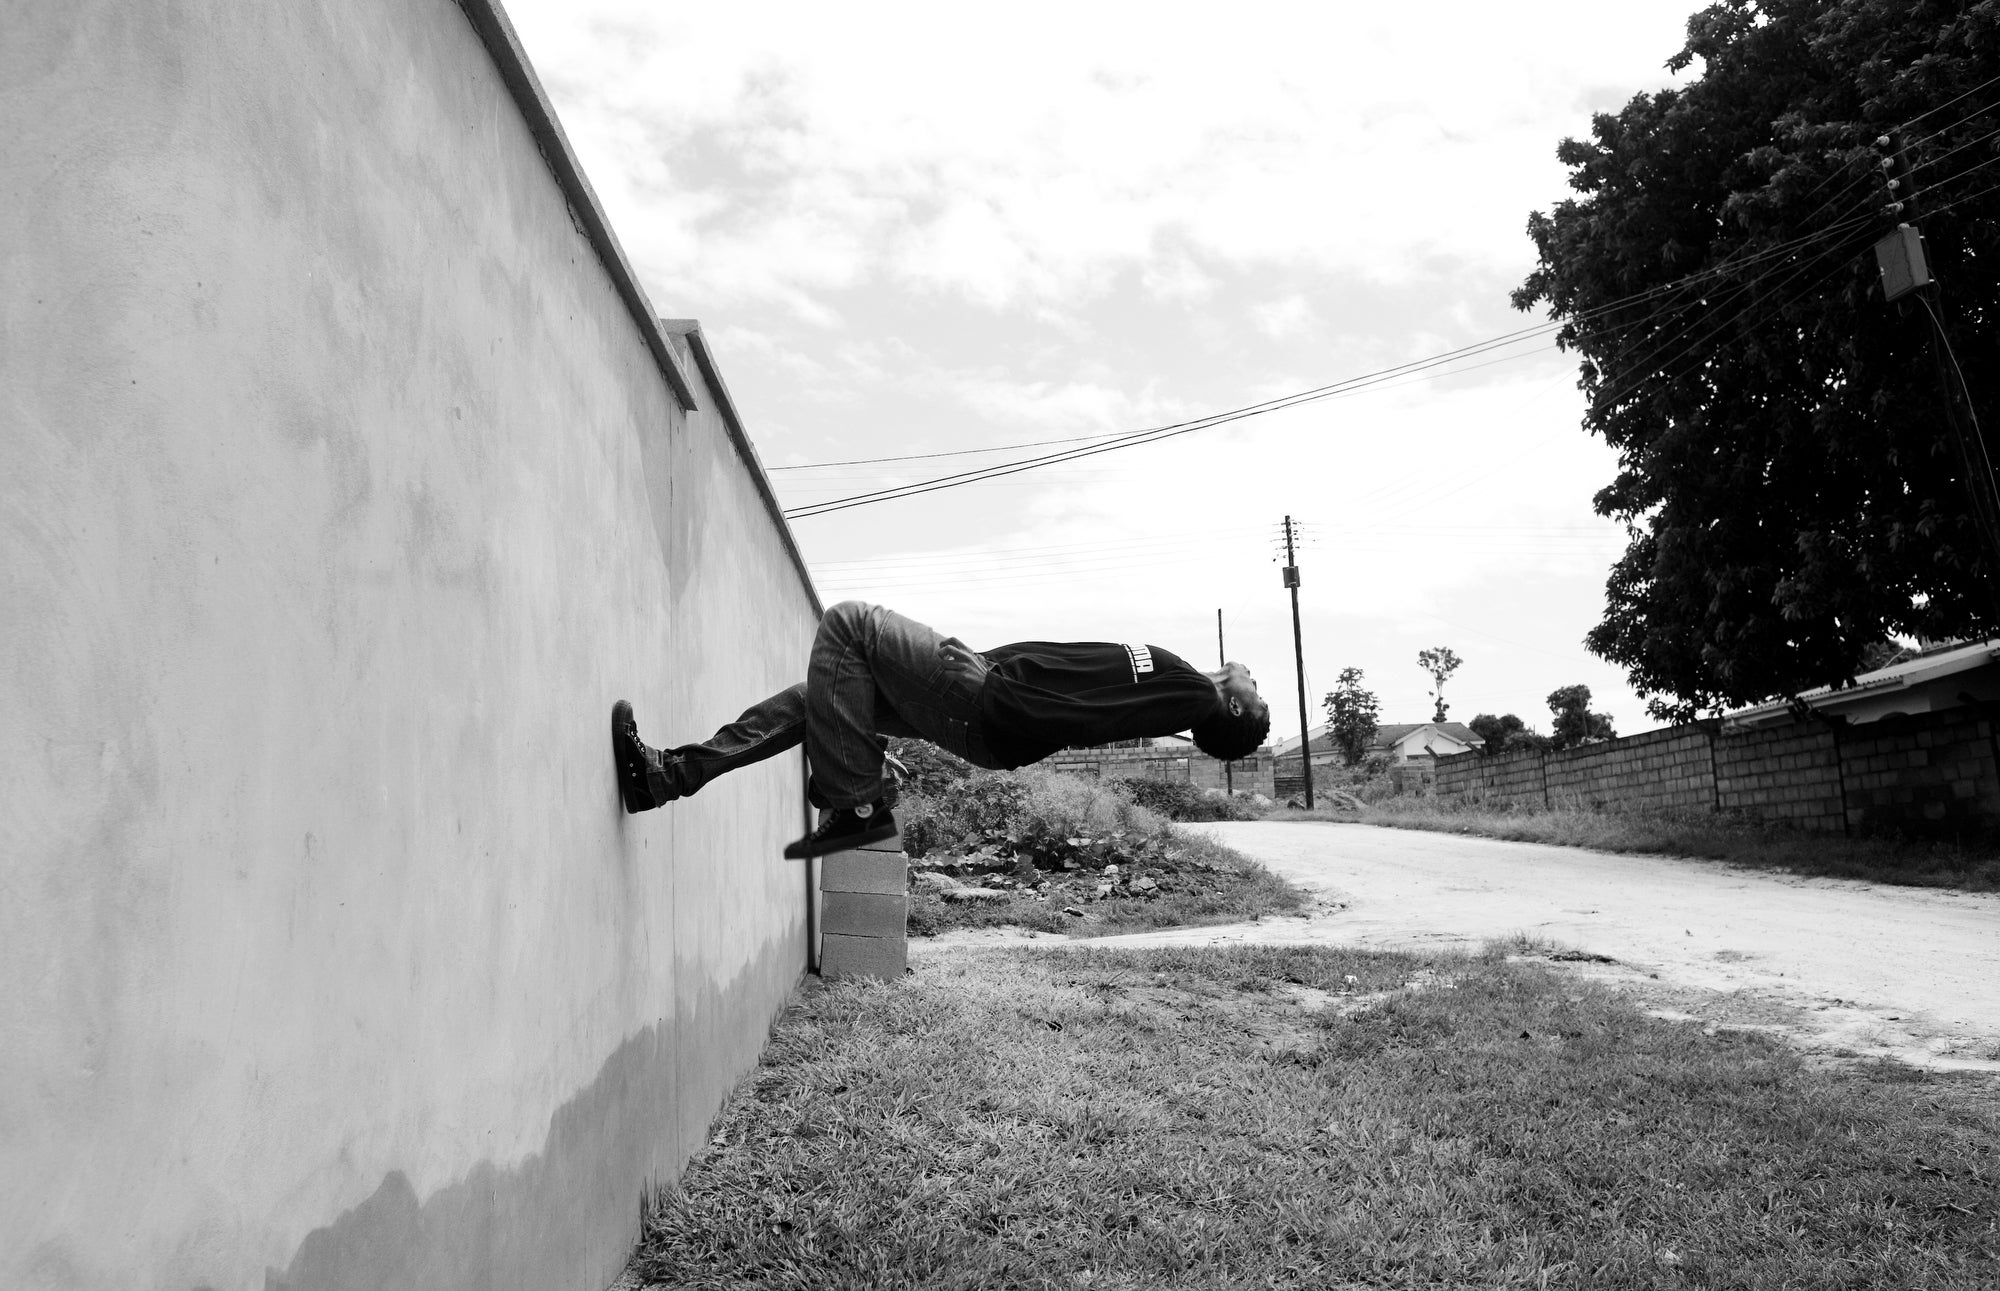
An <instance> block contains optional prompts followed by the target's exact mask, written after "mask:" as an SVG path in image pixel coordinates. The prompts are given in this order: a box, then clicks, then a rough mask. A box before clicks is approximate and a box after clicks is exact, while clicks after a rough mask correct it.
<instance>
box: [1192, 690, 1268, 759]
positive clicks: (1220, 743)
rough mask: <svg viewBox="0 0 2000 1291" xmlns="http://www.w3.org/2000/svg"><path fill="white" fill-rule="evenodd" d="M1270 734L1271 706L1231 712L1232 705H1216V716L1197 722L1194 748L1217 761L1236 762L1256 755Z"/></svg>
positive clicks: (1214, 714) (1194, 733)
mask: <svg viewBox="0 0 2000 1291" xmlns="http://www.w3.org/2000/svg"><path fill="white" fill-rule="evenodd" d="M1270 733H1271V706H1270V705H1269V704H1263V703H1260V704H1258V705H1257V707H1256V708H1254V709H1245V710H1244V711H1243V712H1241V713H1232V712H1230V711H1229V705H1228V704H1226V703H1222V704H1217V705H1216V706H1215V712H1214V713H1212V714H1210V715H1209V716H1207V717H1204V718H1203V719H1202V720H1201V721H1199V722H1197V723H1195V726H1194V731H1193V735H1194V746H1195V747H1196V748H1198V749H1200V750H1201V751H1202V752H1203V753H1206V754H1208V756H1210V757H1212V758H1214V759H1215V760H1216V761H1217V762H1234V761H1235V760H1236V759H1238V758H1247V757H1249V756H1250V755H1251V754H1252V753H1255V752H1256V751H1257V749H1258V747H1259V746H1260V745H1262V744H1263V743H1264V737H1265V736H1267V735H1269V734H1270Z"/></svg>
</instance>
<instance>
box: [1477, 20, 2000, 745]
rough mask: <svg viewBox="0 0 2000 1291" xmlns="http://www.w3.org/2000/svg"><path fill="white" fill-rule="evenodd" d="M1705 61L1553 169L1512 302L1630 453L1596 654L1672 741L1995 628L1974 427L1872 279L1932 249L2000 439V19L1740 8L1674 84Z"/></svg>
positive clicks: (1680, 65) (1692, 31)
mask: <svg viewBox="0 0 2000 1291" xmlns="http://www.w3.org/2000/svg"><path fill="white" fill-rule="evenodd" d="M1697 61H1699V62H1700V63H1701V65H1702V66H1701V70H1700V73H1699V75H1697V76H1694V77H1692V78H1691V80H1690V81H1689V82H1688V83H1687V84H1686V85H1685V86H1684V87H1682V88H1676V89H1671V90H1666V91H1662V92H1660V93H1658V94H1650V95H1647V94H1642V95H1639V96H1638V97H1636V98H1634V99H1633V100H1632V101H1631V102H1630V103H1629V104H1627V105H1626V107H1625V108H1624V109H1623V110H1622V111H1620V112H1617V113H1603V114H1599V115H1598V116H1596V117H1595V118H1594V119H1593V122H1592V129H1591V137H1590V138H1588V139H1581V140H1579V139H1569V140H1565V141H1564V142H1563V144H1562V146H1561V148H1560V149H1559V150H1558V155H1559V157H1560V158H1561V160H1562V161H1563V162H1564V163H1565V164H1567V165H1568V166H1569V167H1570V168H1571V171H1572V174H1571V177H1570V184H1571V187H1572V188H1574V189H1575V190H1576V191H1577V192H1578V193H1579V194H1580V196H1579V197H1577V198H1573V199H1570V200H1568V201H1565V202H1563V203H1561V204H1560V205H1558V206H1557V207H1556V208H1555V209H1554V210H1552V211H1550V212H1548V213H1546V214H1544V213H1540V212H1538V213H1536V214H1535V215H1534V216H1533V217H1532V218H1531V219H1530V221H1529V233H1530V235H1531V236H1532V238H1533V239H1534V242H1535V246H1536V248H1537V250H1538V252H1539V255H1540V264H1539V267H1538V268H1537V269H1536V270H1535V271H1534V273H1533V274H1532V275H1530V276H1529V278H1528V280H1527V281H1526V283H1525V284H1523V286H1522V287H1521V288H1520V289H1519V290H1518V291H1516V292H1515V295H1514V302H1515V304H1516V305H1517V306H1518V307H1520V308H1522V309H1532V308H1536V307H1538V306H1543V305H1546V306H1547V307H1548V308H1549V309H1550V310H1551V311H1552V313H1553V314H1554V315H1555V317H1556V318H1558V319H1560V320H1562V321H1563V323H1564V327H1563V328H1562V331H1561V333H1560V337H1559V339H1560V341H1561V343H1562V344H1563V345H1564V346H1565V347H1566V348H1568V349H1570V350H1572V351H1574V352H1576V353H1578V354H1580V355H1581V356H1582V357H1583V360H1584V361H1583V363H1582V365H1581V372H1582V379H1581V383H1580V384H1581V388H1582V389H1583V391H1584V393H1585V395H1586V396H1587V399H1588V404H1587V411H1586V413H1585V418H1584V424H1585V426H1586V428H1587V429H1588V430H1589V431H1590V432H1591V433H1594V434H1597V435H1600V436H1602V437H1603V438H1604V440H1605V442H1606V443H1608V444H1610V445H1611V446H1612V447H1614V448H1615V449H1617V450H1618V454H1619V470H1618V473H1617V476H1616V477H1615V478H1614V479H1613V481H1612V482H1611V483H1610V484H1609V485H1608V486H1607V487H1606V488H1604V489H1603V490H1602V491H1601V492H1600V493H1599V494H1598V495H1597V498H1596V505H1597V509H1598V511H1599V512H1601V513H1602V514H1604V515H1606V516H1610V517H1614V518H1616V519H1619V520H1622V521H1624V522H1625V523H1626V525H1627V530H1628V534H1629V543H1628V546H1627V549H1626V552H1625V554H1624V556H1623V558H1622V559H1621V560H1620V561H1619V562H1618V563H1617V565H1616V566H1615V567H1614V568H1613V570H1612V573H1611V575H1610V578H1609V580H1608V582H1607V584H1606V603H1605V611H1604V617H1603V620H1602V622H1600V623H1599V625H1598V626H1597V627H1596V628H1595V629H1593V630H1592V631H1591V632H1590V634H1589V636H1588V638H1587V643H1588V645H1589V646H1590V648H1591V649H1592V650H1593V651H1595V652H1596V653H1598V654H1599V655H1602V656H1603V657H1604V658H1606V659H1609V660H1611V661H1612V662H1615V663H1618V664H1620V665H1622V666H1623V667H1625V668H1626V669H1627V671H1628V673H1629V675H1630V677H1631V680H1632V683H1633V685H1634V686H1635V687H1636V688H1637V689H1638V690H1639V691H1640V693H1641V694H1644V695H1646V696H1648V697H1649V708H1650V709H1651V711H1652V713H1653V714H1654V716H1656V717H1659V718H1662V719H1665V720H1685V719H1687V718H1690V717H1693V716H1696V715H1697V714H1698V713H1700V712H1701V711H1704V710H1708V711H1714V710H1717V709H1720V708H1723V707H1726V706H1729V705H1733V704H1740V703H1749V702H1755V701H1758V700H1762V699H1766V698H1769V697H1771V696H1773V695H1779V694H1786V693H1796V692H1797V691H1798V690H1800V689H1804V688H1806V687H1809V686H1814V685H1821V684H1833V683H1838V682H1840V681H1842V680H1844V679H1846V678H1848V677H1850V676H1852V675H1853V674H1854V672H1856V671H1857V670H1858V668H1859V667H1860V665H1861V664H1862V661H1863V655H1864V652H1865V651H1867V650H1868V649H1869V648H1870V647H1871V646H1874V645H1876V644H1877V643H1879V642H1880V641H1881V640H1882V639H1883V638H1884V637H1885V636H1888V635H1892V634H1895V635H1915V636H1925V637H1932V638H1940V637H1951V636H1959V635H1967V634H1971V633H1974V632H1978V631H1990V630H1993V629H1996V628H2000V613H1996V610H1995V604H1996V603H1995V600H1994V598H1993V594H1992V589H1993V588H1994V586H1995V578H1996V574H2000V562H1996V561H1995V560H1994V559H1993V558H1992V557H1991V556H1990V555H1988V554H1987V553H1988V551H1989V550H1990V546H1989V544H1990V541H1991V539H1990V537H1989V532H1988V531H1989V530H1990V528H1991V526H1990V525H1985V524H1982V522H1981V519H1980V516H1979V515H1978V513H1977V511H1976V508H1975V506H1974V505H1973V502H1972V501H1971V494H1970V491H1969V490H1970V488H1971V487H1972V486H1974V484H1975V483H1976V481H1975V479H1974V477H1973V476H1972V475H1971V473H1970V471H1969V469H1968V467H1967V464H1966V457H1965V448H1966V446H1967V444H1968V443H1969V436H1966V435H1962V434H1958V433H1955V431H1954V424H1953V413H1954V411H1956V412H1957V413H1958V414H1959V415H1958V420H1957V424H1958V426H1959V427H1960V428H1963V427H1965V426H1967V425H1968V424H1969V418H1967V417H1966V416H1964V412H1965V408H1964V407H1963V406H1962V405H1961V406H1959V407H1957V408H1956V409H1954V407H1953V406H1952V405H1951V404H1950V403H1948V399H1949V398H1952V397H1955V396H1952V395H1948V394H1947V390H1955V389H1956V388H1957V387H1952V386H1947V384H1946V383H1945V381H1943V380H1942V379H1941V372H1940V370H1939V368H1938V367H1937V366H1935V365H1934V362H1933V355H1932V352H1931V349H1930V345H1931V337H1930V331H1929V329H1930V327H1931V324H1930V321H1929V319H1928V318H1927V317H1926V316H1925V315H1924V313H1923V312H1922V309H1921V306H1922V305H1923V304H1924V303H1926V302H1922V301H1916V300H1912V301H1908V302H1905V303H1903V304H1901V305H1891V304H1889V303H1887V302H1885V301H1884V299H1883V295H1882V291H1881V289H1880V287H1879V286H1878V271H1877V267H1876V264H1875V260H1874V258H1873V256H1872V255H1871V254H1870V252H1869V248H1870V246H1871V244H1872V243H1873V242H1874V241H1875V240H1876V239H1877V238H1878V237H1880V236H1881V235H1883V234H1884V233H1886V232H1887V231H1888V230H1889V229H1890V228H1891V227H1892V225H1893V223H1894V222H1895V220H1896V219H1898V218H1901V219H1909V220H1912V221H1913V222H1915V223H1916V224H1917V225H1918V227H1919V228H1920V229H1921V230H1922V232H1923V235H1924V237H1925V239H1926V242H1927V249H1928V253H1929V257H1930V262H1931V267H1932V270H1933V272H1934V273H1935V274H1936V276H1937V278H1938V279H1939V281H1940V282H1941V284H1942V288H1941V290H1942V296H1941V299H1939V300H1938V302H1937V305H1938V308H1939V309H1940V311H1941V316H1942V317H1943V318H1944V319H1945V320H1946V321H1947V325H1948V328H1949V331H1950V335H1951V339H1952V341H1953V343H1954V346H1955V348H1956V351H1957V353H1958V355H1959V356H1960V357H1961V359H1963V360H1964V377H1965V381H1966V384H1967V386H1968V387H1969V396H1970V399H1969V404H1970V409H1971V410H1972V411H1973V412H1975V413H1976V414H1977V416H1978V419H1979V421H1980V422H1981V423H1982V424H1984V425H1985V426H1987V427H1988V428H1989V431H1990V432H2000V404H1996V400H1995V393H1996V389H2000V364H1994V363H1990V362H1985V361H1974V358H1972V357H1968V356H1978V355H1983V354H1989V353H1991V352H1992V349H1993V346H1994V344H1995V342H1996V340H2000V336H1996V323H2000V147H1996V142H1997V141H2000V135H1996V134H1995V131H1996V129H2000V84H1995V83H1994V78H1995V77H1996V76H2000V0H1981V2H1979V3H1965V2H1963V0H1960V2H1958V3H1950V2H1947V0H1726V2H1724V3H1718V4H1712V5H1710V6H1709V7H1708V8H1706V9H1704V10H1702V11H1701V12H1699V13H1697V14H1696V15H1695V16H1694V17H1692V18H1691V19H1690V20H1689V22H1688V40H1687V45H1686V47H1685V48H1684V49H1683V50H1682V51H1681V52H1680V53H1679V54H1678V55H1676V56H1675V58H1674V59H1673V60H1671V62H1670V66H1672V67H1674V68H1675V69H1676V70H1681V71H1685V70H1687V69H1689V68H1691V67H1693V65H1694V64H1695V63H1696V62H1697ZM1884 137H1887V138H1889V139H1890V140H1891V141H1892V142H1891V144H1890V146H1889V147H1887V148H1885V147H1884V146H1882V145H1881V144H1880V143H1878V140H1880V139H1882V138H1884ZM1899 143H1900V145H1901V147H1902V150H1903V152H1904V154H1905V156H1906V157H1907V160H1908V164H1909V165H1910V167H1911V171H1910V173H1909V174H1908V175H1907V177H1901V176H1899V174H1898V172H1897V171H1895V170H1893V169H1890V170H1885V169H1884V165H1883V162H1884V158H1885V155H1887V154H1888V153H1891V152H1894V151H1895V149H1896V145H1897V144H1899ZM1892 178H1898V179H1899V180H1900V186H1899V187H1897V188H1895V189H1892V188H1891V187H1890V186H1889V184H1888V180H1890V179H1892ZM1912 196H1914V201H1912V202H1910V203H1909V204H1908V205H1906V206H1905V208H1904V210H1903V211H1902V212H1900V213H1899V214H1891V213H1889V205H1890V203H1892V202H1894V201H1896V200H1899V199H1907V198H1911V197H1912ZM1993 446H1994V448H1995V449H1996V450H2000V435H1996V439H1995V442H1994V445H1993Z"/></svg>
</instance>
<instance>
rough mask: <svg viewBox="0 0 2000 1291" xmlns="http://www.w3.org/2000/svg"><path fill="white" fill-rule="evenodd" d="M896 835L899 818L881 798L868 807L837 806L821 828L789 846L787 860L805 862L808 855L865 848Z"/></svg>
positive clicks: (787, 847) (786, 848) (823, 820)
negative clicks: (897, 819) (897, 818)
mask: <svg viewBox="0 0 2000 1291" xmlns="http://www.w3.org/2000/svg"><path fill="white" fill-rule="evenodd" d="M895 832H896V817H895V816H894V814H892V813H891V812H890V810H889V808H888V807H887V806H886V805H884V804H883V802H882V800H881V799H879V798H878V799H876V800H875V801H874V802H871V803H869V804H868V805H867V806H865V807H836V808H834V809H833V810H832V811H829V812H828V813H826V816H825V818H824V819H822V820H821V821H820V822H819V828H818V829H815V830H814V831H813V832H812V833H810V834H807V835H806V836H805V837H804V838H801V839H800V840H799V841H797V842H796V843H788V844H786V846H785V859H786V860H788V861H803V860H805V859H806V858H807V857H809V856H825V855H826V854H827V853H828V852H845V851H848V850H850V849H852V848H856V847H866V846H868V844H870V843H879V842H881V841H882V840H883V839H885V838H888V837H889V836H890V835H892V834H894V833H895Z"/></svg>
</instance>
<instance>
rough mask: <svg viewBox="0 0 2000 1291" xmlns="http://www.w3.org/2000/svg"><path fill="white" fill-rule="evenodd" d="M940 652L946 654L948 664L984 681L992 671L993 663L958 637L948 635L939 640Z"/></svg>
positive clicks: (945, 658) (945, 659)
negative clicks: (988, 661)
mask: <svg viewBox="0 0 2000 1291" xmlns="http://www.w3.org/2000/svg"><path fill="white" fill-rule="evenodd" d="M938 653H939V654H940V655H942V656H944V661H945V662H946V663H947V664H949V665H951V666H952V667H954V668H957V669H959V670H961V671H963V672H969V673H971V674H972V675H973V676H974V677H976V678H978V679H979V680H981V681H984V680H985V679H986V674H987V673H988V672H990V671H992V665H991V664H989V663H987V662H986V659H985V656H983V655H981V654H980V653H979V652H978V651H977V650H974V649H973V648H972V647H971V646H969V645H967V644H965V642H963V641H961V640H959V639H958V638H957V637H946V638H945V639H944V640H943V641H941V642H939V643H938Z"/></svg>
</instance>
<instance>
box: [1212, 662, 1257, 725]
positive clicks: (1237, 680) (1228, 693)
mask: <svg viewBox="0 0 2000 1291" xmlns="http://www.w3.org/2000/svg"><path fill="white" fill-rule="evenodd" d="M1222 670H1223V672H1224V673H1225V674H1226V675H1225V676H1224V677H1223V679H1222V698H1223V700H1224V702H1226V703H1228V704H1229V708H1230V711H1231V712H1235V713H1258V712H1262V711H1263V710H1264V708H1265V703H1264V697H1263V696H1262V695H1259V694H1258V693H1257V679H1256V678H1255V677H1252V676H1251V675H1250V670H1249V669H1248V668H1245V667H1244V666H1243V665H1242V664H1240V663H1225V664H1223V665H1222Z"/></svg>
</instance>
